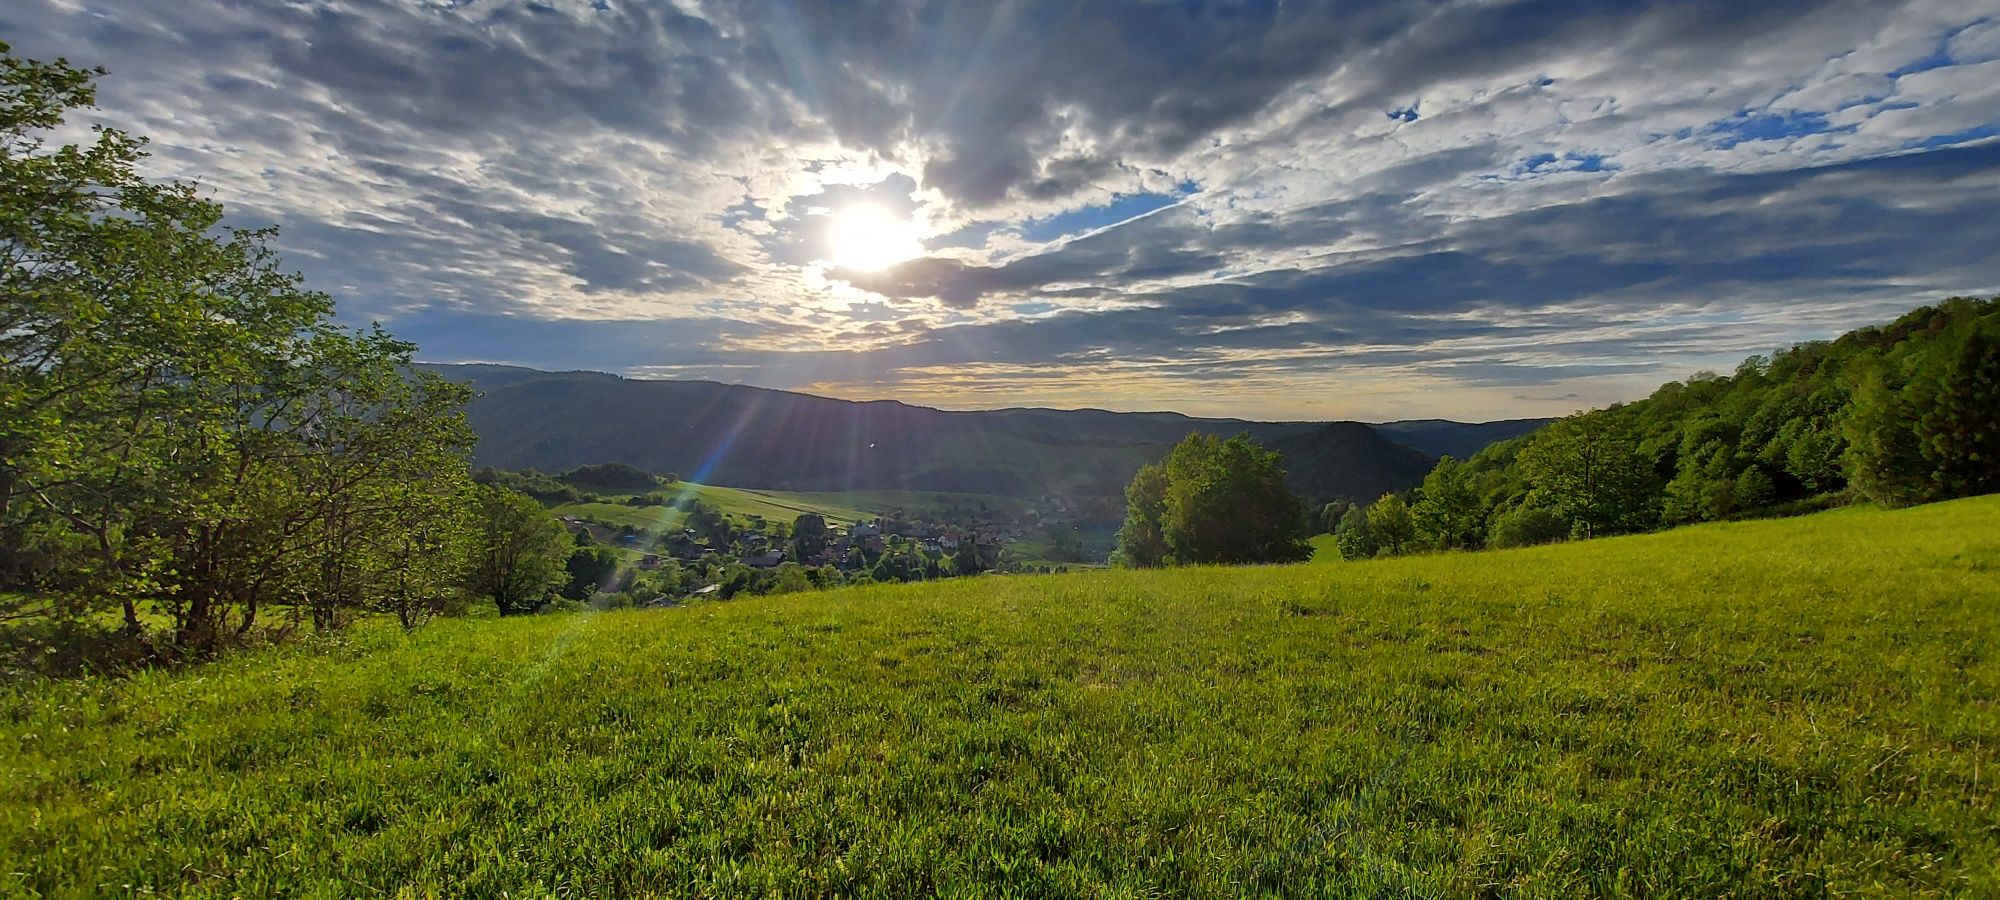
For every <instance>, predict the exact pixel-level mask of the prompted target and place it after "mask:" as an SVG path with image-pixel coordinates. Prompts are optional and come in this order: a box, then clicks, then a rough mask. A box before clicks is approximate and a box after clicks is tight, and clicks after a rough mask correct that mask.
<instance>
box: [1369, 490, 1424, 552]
mask: <svg viewBox="0 0 2000 900" xmlns="http://www.w3.org/2000/svg"><path fill="white" fill-rule="evenodd" d="M1368 531H1369V533H1370V534H1371V535H1372V536H1373V537H1374V539H1375V545H1376V546H1377V547H1378V548H1379V551H1378V552H1382V553H1387V554H1389V555H1391V556H1400V555H1402V554H1403V553H1404V552H1406V551H1408V550H1409V549H1410V547H1411V545H1412V544H1413V543H1414V542H1415V541H1416V537H1417V526H1416V519H1415V517H1413V516H1411V515H1410V506H1409V504H1407V503H1404V502H1403V498H1402V497H1399V496H1397V495H1395V494H1383V495H1382V497H1381V499H1379V500H1376V501H1375V502H1374V503H1371V504H1369V505H1368Z"/></svg>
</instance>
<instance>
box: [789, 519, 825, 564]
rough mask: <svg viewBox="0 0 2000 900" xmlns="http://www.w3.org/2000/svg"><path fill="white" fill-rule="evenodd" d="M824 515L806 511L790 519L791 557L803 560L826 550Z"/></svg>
mask: <svg viewBox="0 0 2000 900" xmlns="http://www.w3.org/2000/svg"><path fill="white" fill-rule="evenodd" d="M826 535H827V531H826V517H825V516H821V515H817V514H815V513H806V514H804V515H801V516H799V517H798V518H797V519H794V520H793V521H792V559H795V560H798V561H800V562H804V561H805V560H808V559H811V558H812V557H813V556H814V555H815V554H818V553H821V552H823V551H825V550H826Z"/></svg>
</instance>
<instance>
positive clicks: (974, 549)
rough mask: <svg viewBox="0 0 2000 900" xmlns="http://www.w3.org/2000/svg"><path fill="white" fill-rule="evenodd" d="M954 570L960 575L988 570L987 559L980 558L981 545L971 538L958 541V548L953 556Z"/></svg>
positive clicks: (975, 573)
mask: <svg viewBox="0 0 2000 900" xmlns="http://www.w3.org/2000/svg"><path fill="white" fill-rule="evenodd" d="M951 563H952V570H953V571H955V572H957V573H958V574H960V575H977V574H979V573H980V572H984V571H986V563H985V561H983V560H981V559H980V558H979V545H978V544H976V543H974V542H973V541H972V539H971V538H966V539H964V540H961V541H959V542H958V550H957V552H955V553H954V554H952V557H951Z"/></svg>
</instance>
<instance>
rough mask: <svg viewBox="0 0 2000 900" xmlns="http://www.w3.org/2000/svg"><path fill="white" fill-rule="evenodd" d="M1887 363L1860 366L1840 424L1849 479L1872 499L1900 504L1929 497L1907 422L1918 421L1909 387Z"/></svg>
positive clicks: (1919, 450)
mask: <svg viewBox="0 0 2000 900" xmlns="http://www.w3.org/2000/svg"><path fill="white" fill-rule="evenodd" d="M1895 368H1896V367H1895V366H1894V365H1892V364H1891V363H1888V362H1877V363H1875V364H1873V365H1869V366H1867V367H1865V368H1864V369H1863V370H1862V371H1861V373H1860V375H1859V377H1858V380H1857V382H1856V384H1855V387H1854V394H1853V397H1854V400H1853V403H1852V405H1851V406H1850V407H1849V408H1848V413H1847V419H1846V421H1845V423H1844V429H1845V431H1846V436H1847V454H1846V456H1845V457H1844V460H1843V461H1844V462H1845V464H1846V469H1847V480H1848V483H1850V484H1852V485H1853V486H1854V488H1855V490H1856V491H1857V492H1859V493H1860V494H1861V495H1862V496H1864V497H1867V498H1868V499H1870V500H1874V501H1875V502H1877V503H1885V504H1891V505H1900V504H1905V503H1920V502H1923V501H1925V500H1928V499H1931V491H1932V482H1931V478H1930V467H1929V465H1928V464H1927V463H1926V462H1925V460H1924V453H1923V443H1922V441H1921V440H1919V438H1918V436H1917V433H1916V430H1915V429H1914V428H1912V427H1911V425H1910V423H1912V422H1915V421H1916V420H1917V414H1918V413H1917V411H1918V409H1919V408H1920V407H1919V406H1918V405H1917V402H1916V401H1917V399H1918V398H1916V397H1915V396H1913V394H1914V392H1911V391H1906V390H1904V387H1905V385H1904V381H1903V379H1902V378H1901V377H1899V375H1898V374H1897V373H1896V371H1895Z"/></svg>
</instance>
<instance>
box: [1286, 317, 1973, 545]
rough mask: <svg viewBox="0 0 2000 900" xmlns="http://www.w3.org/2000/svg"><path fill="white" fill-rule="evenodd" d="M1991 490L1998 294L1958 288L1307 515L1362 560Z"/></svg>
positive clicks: (1908, 501) (1904, 502) (1670, 385)
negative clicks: (1409, 486)
mask: <svg viewBox="0 0 2000 900" xmlns="http://www.w3.org/2000/svg"><path fill="white" fill-rule="evenodd" d="M1994 491H2000V297H1996V298H1990V299H1985V300H1980V299H1974V298H1967V297H1954V298H1951V299H1949V300H1946V301H1944V302H1943V303H1940V304H1937V305H1935V306H1926V307H1923V308H1921V309H1917V310H1914V311H1912V312H1910V313H1908V314H1906V315H1904V316H1902V317H1901V318H1899V319H1897V320H1896V321H1895V322H1893V323H1891V324H1889V325H1886V326H1881V327H1870V328H1862V329H1858V330H1855V331H1851V332H1849V333H1847V334H1845V335H1842V336H1841V337H1839V338H1838V339H1836V340H1832V341H1814V342H1807V343H1801V344H1798V345H1795V346H1792V347H1789V348H1786V349H1783V350H1780V351H1778V352H1775V353H1772V354H1770V355H1768V356H1752V357H1750V358H1748V359H1746V360H1744V361H1743V363H1742V364H1741V365H1739V366H1738V367H1737V368H1736V371H1735V372H1733V373H1731V374H1729V375H1717V374H1713V373H1702V374H1697V375H1695V376H1694V377H1691V378H1689V379H1687V380H1686V381H1676V382H1669V383H1667V384H1664V385H1661V386H1660V388H1659V389H1658V390H1656V391H1654V392H1653V394H1652V395H1651V396H1649V397H1647V398H1646V399H1644V400H1639V401H1636V402H1633V403H1626V404H1619V405H1614V406H1611V407H1609V408H1607V409H1602V410H1593V411H1589V412H1584V413H1580V414H1577V415H1574V416H1570V417H1568V418H1565V419H1561V420H1558V421H1556V422H1554V423H1551V424H1550V425H1548V426H1545V427H1543V428H1541V429H1539V430H1537V431H1534V432H1532V433H1530V434H1527V435H1524V436H1521V437H1518V438H1514V439H1512V440H1507V441H1501V442H1499V443H1496V444H1493V445H1491V446H1489V447H1487V448H1486V449H1484V450H1481V451H1479V452H1478V453H1475V454H1473V455H1472V456H1471V457H1470V458H1469V459H1466V460H1464V461H1459V460H1455V459H1452V458H1450V457H1446V458H1444V459H1442V460H1440V461H1439V462H1438V464H1437V466H1436V467H1435V468H1433V469H1432V470H1431V472H1430V474H1429V475H1427V476H1426V477H1425V478H1424V482H1423V485H1422V486H1421V487H1419V488H1417V489H1416V490H1415V491H1412V492H1410V495H1409V496H1408V497H1405V496H1403V495H1398V494H1389V495H1385V496H1384V497H1383V498H1382V499H1380V500H1378V501H1376V502H1375V503H1373V504H1370V505H1368V506H1365V507H1362V506H1357V505H1353V504H1342V503H1330V504H1327V505H1326V506H1324V507H1322V508H1321V509H1320V510H1319V512H1318V519H1319V521H1318V523H1316V524H1318V525H1319V526H1320V527H1321V528H1323V529H1324V530H1326V531H1329V532H1332V533H1333V534H1335V535H1336V537H1337V539H1338V545H1339V547H1340V549H1341V552H1342V555H1344V556H1347V557H1349V558H1357V557H1369V556H1375V555H1378V554H1391V555H1393V554H1397V553H1403V552H1408V551H1412V550H1422V549H1429V550H1450V549H1477V548H1481V547H1488V546H1492V547H1510V546H1520V545H1525V544H1536V543H1544V542H1548V541H1554V540H1562V539H1566V538H1571V537H1579V538H1581V537H1595V536H1600V535H1609V534H1620V533H1626V532H1635V531H1649V530H1653V529H1657V528H1663V527H1669V526H1675V525H1685V524H1690V523H1695V522H1707V521H1717V520H1725V519H1738V518H1751V517H1767V516H1781V515H1791V514H1797V513H1802V512H1811V511H1814V510H1819V509H1824V508H1828V507H1832V506H1839V505H1844V504H1848V503H1855V502H1873V503H1878V504H1882V505H1886V506H1904V505H1909V504H1914V503H1926V502H1932V501H1937V500H1948V499H1952V498H1956V497H1968V496H1974V495H1978V494H1986V493H1992V492H1994Z"/></svg>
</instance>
